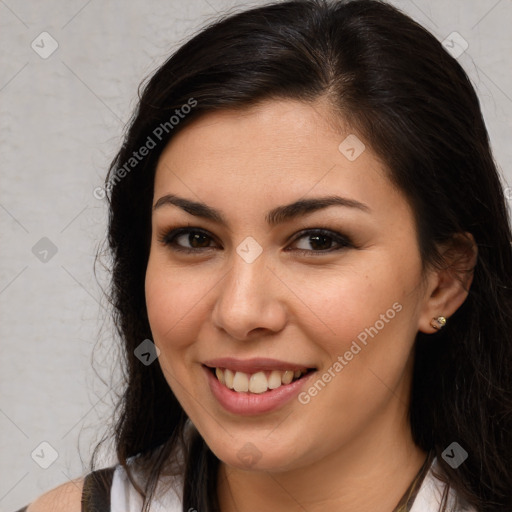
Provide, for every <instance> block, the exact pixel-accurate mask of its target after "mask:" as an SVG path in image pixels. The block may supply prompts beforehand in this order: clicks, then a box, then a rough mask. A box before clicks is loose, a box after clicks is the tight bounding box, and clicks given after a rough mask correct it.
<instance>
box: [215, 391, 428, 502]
mask: <svg viewBox="0 0 512 512" xmlns="http://www.w3.org/2000/svg"><path fill="white" fill-rule="evenodd" d="M397 402H398V400H397ZM398 409H401V410H402V412H403V407H397V410H398ZM389 418H390V417H389V415H384V418H382V420H381V421H373V422H372V425H370V426H369V427H368V428H367V429H366V431H364V432H361V433H360V435H358V438H357V439H355V440H352V441H351V442H350V443H349V445H348V446H343V447H342V448H340V449H339V450H338V451H336V452H333V453H331V454H329V455H328V456H327V457H324V458H323V459H321V460H318V461H316V462H315V463H314V464H310V465H308V466H306V467H298V468H295V469H292V470H289V471H286V472H282V471H280V472H278V471H276V472H269V471H265V472H262V471H259V472H258V471H246V470H242V469H238V468H235V467H230V466H227V465H226V464H224V463H221V464H220V468H219V474H218V497H219V505H220V510H221V512H259V511H261V510H286V511H287V512H304V511H305V510H307V511H308V512H339V511H347V512H348V511H350V512H374V511H375V510H380V511H383V512H392V511H393V510H394V508H395V507H396V505H397V503H398V502H399V501H400V499H401V498H402V496H403V494H404V493H405V492H406V490H407V489H408V487H409V485H410V484H411V482H412V481H413V479H414V477H415V476H416V474H417V473H418V471H419V470H420V468H421V466H422V465H423V463H424V462H425V458H426V456H427V454H426V452H424V451H423V450H422V449H420V448H419V447H417V446H416V445H415V444H414V442H413V440H412V436H411V432H410V427H409V424H408V421H407V417H406V415H405V414H399V415H397V416H395V421H390V420H389ZM398 420H399V421H398Z"/></svg>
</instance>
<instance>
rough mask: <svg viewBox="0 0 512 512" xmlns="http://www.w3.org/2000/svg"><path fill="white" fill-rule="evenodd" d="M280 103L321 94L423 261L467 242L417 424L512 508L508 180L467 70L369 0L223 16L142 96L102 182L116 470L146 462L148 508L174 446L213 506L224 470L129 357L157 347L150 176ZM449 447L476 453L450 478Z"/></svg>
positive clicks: (189, 480) (422, 362)
mask: <svg viewBox="0 0 512 512" xmlns="http://www.w3.org/2000/svg"><path fill="white" fill-rule="evenodd" d="M276 98H283V99H295V100H300V101H304V102H312V101H315V100H317V99H320V98H326V99H327V100H328V101H329V104H330V105H332V112H333V116H338V117H339V119H342V120H343V121H345V122H347V123H348V124H349V126H351V127H353V128H354V130H355V131H356V132H357V133H358V134H361V137H362V138H363V139H364V141H365V143H368V144H369V145H370V146H371V147H372V149H373V150H374V151H375V152H376V153H377V154H378V155H379V156H380V158H382V160H383V161H384V162H385V164H386V165H387V167H388V168H389V172H390V176H389V177H390V179H391V180H392V181H393V183H395V184H396V185H397V186H398V187H399V188H400V190H401V191H402V192H403V193H404V195H405V196H406V197H407V198H408V200H409V201H410V204H411V205H412V207H413V210H414V214H415V218H416V221H417V226H418V239H419V245H420V250H421V255H422V259H423V263H424V264H425V265H427V264H435V265H438V264H440V263H441V260H440V258H439V254H438V252H437V248H438V244H439V243H441V242H444V241H447V240H450V239H453V236H454V235H455V234H457V233H463V232H469V233H471V234H472V235H473V237H474V239H475V241H476V244H477V246H478V262H477V265H476V268H475V270H474V279H473V283H472V286H471V288H470V291H469V295H468V297H467V299H466V301H465V302H464V304H463V305H462V306H461V307H460V308H459V309H458V310H457V312H456V313H455V314H454V315H453V316H452V317H451V318H450V320H449V322H448V324H447V325H446V327H445V328H444V329H443V330H442V331H440V332H439V333H437V334H435V335H433V336H427V335H425V334H422V333H418V334H417V339H416V342H415V367H414V377H413V386H412V401H411V404H410V420H411V428H412V433H413V436H414V440H415V442H416V443H417V444H418V445H419V446H420V447H422V448H423V449H424V450H426V451H429V450H432V451H433V452H434V453H435V454H436V455H437V458H438V462H439V464H440V467H441V469H442V471H443V474H444V478H445V479H446V480H447V481H448V482H449V484H450V486H451V487H452V488H454V489H455V490H456V491H457V493H458V494H459V496H460V497H461V498H462V499H463V500H465V501H467V502H468V503H469V504H472V505H473V506H475V507H476V508H477V509H478V510H479V511H481V512H491V511H492V512H498V511H499V512H503V511H504V510H511V509H512V380H511V379H512V367H511V366H512V363H511V362H512V344H511V334H510V332H511V329H510V325H511V320H512V298H511V275H512V251H511V232H510V225H509V218H508V212H507V207H506V202H505V198H504V194H503V191H502V185H501V182H500V178H499V175H498V172H497V169H496V165H495V163H494V161H493V157H492V154H491V150H490V146H489V140H488V135H487V131H486V128H485V124H484V121H483V119H482V114H481V111H480V106H479V101H478V98H477V96H476V93H475V91H474V89H473V87H472V85H471V83H470V81H469V79H468V77H467V75H466V73H465V72H464V71H463V69H462V67H461V66H460V65H459V63H458V62H457V61H456V60H455V59H454V58H453V57H451V56H450V55H449V54H448V52H447V51H445V49H444V48H443V46H442V45H441V43H440V42H439V41H437V40H436V38H435V37H434V36H433V35H431V34H430V33H429V32H428V31H426V30H425V29H424V28H422V27H421V26H420V25H418V24H417V23H415V22H414V21H413V20H411V19H410V18H409V17H407V16H406V15H404V14H402V13H401V12H400V11H398V10H397V9H396V8H394V7H392V6H390V5H388V4H386V3H383V2H380V1H374V0H353V1H327V0H325V1H324V0H298V1H290V2H279V3H274V4H269V5H266V6H263V7H258V8H253V9H250V10H246V11H244V12H240V13H237V14H234V15H230V16H226V17H224V18H221V19H219V20H218V21H216V22H215V23H213V24H212V25H210V26H208V27H207V28H205V29H203V30H202V31H201V32H200V33H198V34H197V35H196V36H195V37H193V38H192V39H191V40H190V41H188V42H187V43H186V44H184V45H183V46H182V47H181V48H179V49H178V51H176V53H174V54H173V55H172V56H171V57H170V58H169V59H168V60H167V61H166V62H165V63H164V64H163V65H162V66H161V67H160V68H159V69H158V70H157V72H156V73H155V74H154V75H153V76H152V77H151V79H150V80H149V81H148V82H147V83H146V84H145V85H144V87H143V89H142V92H141V94H140V102H139V105H138V107H137V109H136V112H135V113H134V115H133V118H132V120H131V122H130V126H129V129H128V130H127V133H126V136H125V141H124V145H123V147H122V148H121V150H120V151H119V153H118V154H117V155H116V157H115V159H114V161H113V162H112V165H111V167H110V171H109V174H108V176H107V179H106V185H107V190H108V192H109V193H108V201H109V206H110V217H109V236H108V242H109V246H110V249H111V255H112V261H113V267H112V287H111V300H112V303H113V306H114V319H115V323H116V326H117V329H118V333H119V336H120V338H121V340H122V343H123V346H124V362H123V363H124V367H125V371H126V387H125V391H124V395H123V397H122V400H121V401H120V403H119V406H118V409H117V413H118V414H117V423H116V426H115V432H114V437H115V443H116V449H117V456H118V459H119V461H120V463H121V464H122V465H123V466H125V467H126V461H127V459H129V458H131V457H135V456H137V460H138V461H139V463H140V466H141V467H146V472H147V480H146V482H145V484H144V485H143V486H142V487H141V489H140V490H141V493H142V494H143V495H145V496H146V504H148V503H149V501H150V497H151V495H152V493H153V492H154V489H155V485H156V482H157V480H158V477H159V475H160V474H161V472H162V471H163V469H164V466H165V464H166V462H168V461H169V460H170V459H171V458H172V456H173V454H174V453H175V452H176V450H177V449H178V448H181V449H183V450H184V454H185V459H186V468H184V470H183V471H184V476H185V486H184V503H183V510H184V511H187V510H188V509H189V508H194V509H197V510H200V511H201V512H206V511H216V510H218V504H217V497H216V496H217V495H216V471H217V467H218V462H219V461H218V460H217V458H216V457H215V456H214V455H213V454H212V452H211V451H210V449H209V448H208V446H206V444H205V443H204V441H203V440H202V439H201V438H200V437H199V436H198V435H195V436H193V437H192V438H191V439H189V440H185V439H184V426H185V421H186V419H187V416H186V414H185V412H184V411H183V409H182V407H181V406H180V404H179V403H178V401H177V400H176V398H175V396H174V394H173V393H172V391H171V389H170V388H169V385H168V384H167V382H166V380H165V378H164V376H163V374H162V371H161V368H160V366H159V365H158V364H151V365H149V366H145V365H144V364H141V361H139V359H137V358H136V357H135V355H134V350H135V348H136V347H137V346H138V345H139V344H140V343H141V342H142V341H143V340H145V339H147V338H148V339H152V334H151V329H150V326H149V322H148V316H147V311H146V303H145V295H144V280H145V272H146V266H147V261H148V254H149V247H150V234H151V206H152V198H153V181H154V174H155V167H156V162H157V160H158V158H159V156H160V154H161V152H162V150H163V148H164V147H165V145H166V144H167V143H168V142H169V140H170V139H171V138H172V137H173V136H174V135H175V134H176V133H177V132H178V131H180V130H182V129H183V128H184V127H186V126H187V125H188V123H189V122H190V121H192V120H193V119H196V118H198V116H200V115H201V114H203V113H205V112H210V111H214V110H222V109H244V108H248V107H249V106H252V105H254V104H255V103H257V102H259V101H261V100H266V99H276ZM191 99H193V101H195V102H197V103H196V104H195V106H194V107H193V108H191V109H189V110H190V111H189V113H188V114H186V115H183V116H180V120H179V122H177V123H174V122H170V117H171V116H172V115H173V114H174V113H175V111H176V110H177V109H178V110H180V109H182V106H183V105H186V104H188V105H191V103H190V101H191ZM180 111H181V110H180ZM182 112H184V110H183V111H182ZM165 123H167V124H165ZM163 126H164V127H166V129H162V127H163ZM157 127H161V130H160V131H159V132H157V133H159V134H160V136H159V137H156V136H155V129H156V128H157ZM148 138H152V139H153V141H154V142H155V143H156V144H155V145H156V147H154V148H153V149H151V151H150V152H149V153H148V154H147V155H146V156H145V157H144V158H142V159H141V160H140V161H138V162H137V164H136V165H134V166H133V168H131V167H130V168H129V170H127V171H126V172H125V173H123V176H122V178H121V177H120V173H119V170H120V169H121V168H122V167H123V166H125V170H126V163H127V162H128V161H129V159H130V158H132V157H133V153H134V151H137V150H138V149H139V148H141V147H142V146H143V145H145V144H146V142H147V141H148ZM113 182H115V183H113ZM454 441H456V442H457V443H459V444H460V445H461V446H462V447H463V448H464V449H465V450H466V451H467V452H468V454H469V456H468V458H467V460H466V461H465V462H464V463H463V464H462V465H460V466H459V467H458V468H457V469H453V468H452V467H451V466H450V465H449V464H447V463H446V462H445V460H444V459H443V457H442V456H441V454H442V452H443V450H445V448H446V447H447V446H449V445H450V444H451V443H452V442H454Z"/></svg>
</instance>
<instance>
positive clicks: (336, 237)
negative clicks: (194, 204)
mask: <svg viewBox="0 0 512 512" xmlns="http://www.w3.org/2000/svg"><path fill="white" fill-rule="evenodd" d="M191 233H200V234H202V235H204V236H206V237H208V238H210V239H211V240H213V237H212V236H210V235H209V234H208V232H207V231H204V230H203V229H200V228H193V227H187V228H175V229H173V228H171V229H169V230H167V231H166V232H165V233H163V235H161V236H160V237H159V238H158V240H159V242H160V243H162V244H163V245H165V246H168V247H170V249H171V250H173V251H177V252H181V253H185V254H197V253H199V252H203V251H204V250H211V249H214V248H213V247H202V248H198V247H192V248H186V247H182V246H179V245H177V244H176V242H175V239H176V238H178V237H179V236H182V235H186V234H191ZM314 235H320V236H325V237H327V238H330V239H332V240H333V242H335V243H337V244H338V245H339V246H340V247H338V248H337V249H327V250H318V251H315V250H306V249H296V251H297V252H299V253H300V254H303V255H305V256H317V255H323V254H327V253H332V252H336V251H340V250H343V249H347V248H354V247H355V246H354V244H353V243H352V242H351V240H350V238H348V237H347V236H344V235H342V234H341V233H337V232H336V231H331V230H329V229H324V228H315V229H305V230H303V231H300V232H299V233H297V236H295V237H294V239H293V240H292V243H295V242H297V241H298V240H301V239H302V238H305V237H307V236H314ZM315 253H316V254H315Z"/></svg>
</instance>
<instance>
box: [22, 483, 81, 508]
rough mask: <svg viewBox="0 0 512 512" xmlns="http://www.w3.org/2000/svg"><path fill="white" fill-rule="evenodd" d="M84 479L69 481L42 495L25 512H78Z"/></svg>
mask: <svg viewBox="0 0 512 512" xmlns="http://www.w3.org/2000/svg"><path fill="white" fill-rule="evenodd" d="M83 486H84V478H79V479H76V480H71V481H70V482H66V483H65V484H62V485H59V486H58V487H56V488H55V489H52V490H51V491H49V492H47V493H45V494H43V495H42V496H40V497H39V498H37V499H36V500H35V501H34V502H32V503H31V504H30V505H29V506H28V508H27V511H26V512H80V511H81V508H82V504H81V501H82V490H83Z"/></svg>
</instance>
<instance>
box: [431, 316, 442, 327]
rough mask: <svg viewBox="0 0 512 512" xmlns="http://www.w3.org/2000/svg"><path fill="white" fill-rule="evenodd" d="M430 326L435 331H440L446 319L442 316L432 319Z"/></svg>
mask: <svg viewBox="0 0 512 512" xmlns="http://www.w3.org/2000/svg"><path fill="white" fill-rule="evenodd" d="M430 325H431V326H432V327H433V328H434V329H436V330H439V329H442V328H443V327H444V326H445V325H446V318H445V317H444V316H438V317H437V318H432V320H431V321H430Z"/></svg>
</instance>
